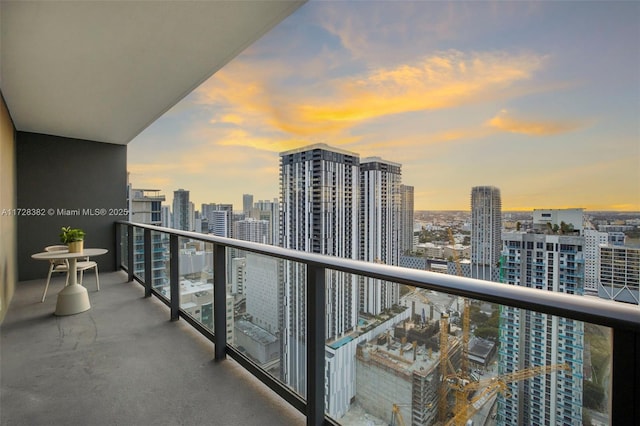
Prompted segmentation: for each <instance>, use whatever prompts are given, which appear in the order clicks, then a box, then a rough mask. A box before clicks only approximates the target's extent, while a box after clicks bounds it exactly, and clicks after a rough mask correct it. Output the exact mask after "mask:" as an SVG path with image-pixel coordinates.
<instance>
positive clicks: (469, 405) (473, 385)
mask: <svg viewBox="0 0 640 426" xmlns="http://www.w3.org/2000/svg"><path fill="white" fill-rule="evenodd" d="M559 370H564V371H570V370H571V367H569V365H568V364H553V365H541V366H537V367H530V368H526V369H524V370H518V371H514V372H512V373H507V374H503V375H500V376H497V377H492V378H489V379H485V380H480V381H478V382H469V381H462V380H460V379H459V378H458V377H449V378H448V380H447V383H448V384H449V386H450V387H451V388H452V389H454V391H455V392H456V407H455V409H454V412H453V414H454V415H453V418H452V419H450V420H449V421H448V422H446V423H445V426H463V425H464V424H465V423H466V422H467V420H469V419H470V418H471V417H472V416H473V415H474V414H475V413H477V412H478V411H479V410H480V409H481V408H482V406H483V405H484V404H486V403H487V402H488V401H489V400H491V398H492V397H493V396H495V395H496V394H497V393H498V392H501V393H502V394H503V395H505V397H507V398H509V397H510V396H511V395H510V394H509V392H508V387H507V384H508V383H513V382H517V381H520V380H525V379H529V378H531V377H534V376H537V375H539V374H549V373H553V372H556V371H559ZM478 389H483V390H482V391H481V392H480V393H479V394H478V395H476V396H475V397H473V399H472V400H471V401H469V400H468V397H469V394H470V393H471V392H472V391H476V390H478Z"/></svg>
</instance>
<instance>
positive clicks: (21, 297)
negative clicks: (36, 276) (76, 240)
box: [0, 272, 305, 426]
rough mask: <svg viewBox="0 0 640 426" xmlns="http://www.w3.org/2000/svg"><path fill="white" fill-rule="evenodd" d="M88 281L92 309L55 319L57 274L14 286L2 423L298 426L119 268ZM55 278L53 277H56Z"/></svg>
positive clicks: (288, 410)
mask: <svg viewBox="0 0 640 426" xmlns="http://www.w3.org/2000/svg"><path fill="white" fill-rule="evenodd" d="M92 275H93V274H92V273H88V274H87V275H86V276H85V281H84V284H85V285H86V286H87V289H88V290H89V297H90V299H91V305H92V306H91V310H90V311H88V312H86V313H83V314H79V315H72V316H64V317H56V316H54V315H53V311H54V310H55V305H56V293H57V292H58V291H60V290H61V289H62V286H63V283H64V278H63V277H62V276H60V275H59V276H58V277H57V278H52V283H51V286H50V288H49V294H48V295H47V299H46V300H45V303H40V298H41V297H42V290H43V289H44V280H43V279H40V280H29V281H23V282H20V283H19V284H18V286H17V291H16V294H15V296H14V299H13V302H12V304H11V308H10V310H9V312H8V314H7V317H6V318H5V321H4V323H3V325H2V332H1V333H2V334H1V338H2V345H1V347H2V349H1V351H2V352H1V355H2V356H1V357H0V359H1V361H0V362H1V364H0V369H1V370H2V378H1V384H2V399H1V401H0V406H1V407H2V410H1V411H0V424H2V425H13V424H30V425H37V424H41V425H42V424H52V425H73V424H78V425H79V424H84V425H100V424H122V425H134V424H135V425H150V424H156V425H177V424H184V425H197V424H218V425H247V426H250V425H256V426H259V425H260V426H261V425H274V426H275V425H283V424H287V425H302V424H304V422H305V420H304V416H303V415H302V414H300V413H299V412H298V411H296V410H295V409H293V408H292V407H291V406H289V405H288V404H285V403H284V401H283V400H282V399H281V398H280V397H278V396H277V395H276V394H274V393H272V392H270V391H269V390H268V389H267V387H266V386H265V385H263V384H262V383H260V382H259V381H258V380H257V379H255V378H254V377H253V376H251V375H250V374H249V373H248V372H247V371H246V370H244V369H243V368H242V367H241V366H240V365H238V364H237V363H236V362H234V361H232V360H228V361H225V362H215V361H214V360H213V358H214V356H213V346H212V345H211V344H210V342H209V341H208V340H207V339H206V338H204V337H203V336H202V335H200V334H198V333H196V332H194V330H193V329H192V328H191V327H190V326H189V325H188V324H187V323H186V322H184V321H174V322H172V321H170V320H169V316H168V312H167V309H166V307H165V306H164V305H163V304H162V303H161V302H159V301H158V299H155V298H152V299H145V298H144V289H143V288H142V287H141V286H140V285H138V284H137V283H133V282H127V274H126V273H125V272H105V273H101V274H100V291H99V292H97V291H96V290H95V286H94V281H93V276H92ZM54 277H55V276H54Z"/></svg>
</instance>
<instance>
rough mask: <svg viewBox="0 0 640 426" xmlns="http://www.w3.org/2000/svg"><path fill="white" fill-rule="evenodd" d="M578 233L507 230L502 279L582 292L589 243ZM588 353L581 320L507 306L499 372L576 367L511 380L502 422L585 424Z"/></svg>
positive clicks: (501, 405)
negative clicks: (562, 366) (585, 352)
mask: <svg viewBox="0 0 640 426" xmlns="http://www.w3.org/2000/svg"><path fill="white" fill-rule="evenodd" d="M552 225H555V223H552ZM578 234H579V233H575V234H574V235H562V234H554V233H542V232H539V233H526V232H519V231H513V232H505V233H504V234H503V237H502V238H503V242H504V245H503V252H502V256H503V259H502V262H501V265H502V267H501V271H500V275H501V280H502V282H503V283H505V284H511V285H519V286H524V287H531V288H537V289H542V290H547V291H555V292H560V293H569V294H575V295H582V294H583V290H584V287H583V286H584V246H585V241H584V237H583V236H581V235H578ZM583 353H584V324H583V323H582V322H581V321H576V320H572V319H567V318H563V317H559V316H553V315H547V314H542V313H539V312H534V311H529V310H524V309H519V308H514V307H508V306H503V307H502V308H501V313H500V348H499V350H498V369H499V374H506V373H511V372H514V371H522V370H525V369H527V368H530V367H535V366H541V365H554V364H567V365H569V367H570V369H571V371H558V372H554V373H550V374H546V375H538V376H535V377H532V378H530V379H528V380H522V381H518V382H515V383H512V384H509V385H508V387H509V392H510V394H511V398H504V397H499V399H498V420H499V423H500V424H526V425H529V424H582V389H583V387H582V386H583V385H582V379H583Z"/></svg>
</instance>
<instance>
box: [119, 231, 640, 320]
mask: <svg viewBox="0 0 640 426" xmlns="http://www.w3.org/2000/svg"><path fill="white" fill-rule="evenodd" d="M117 223H120V224H123V225H130V226H135V227H137V228H142V229H150V230H152V231H157V232H165V233H168V234H174V235H178V236H181V237H186V238H191V239H196V240H200V241H206V242H210V243H216V244H221V245H223V246H226V247H231V248H235V249H241V250H247V251H251V252H253V253H257V254H263V255H267V256H271V257H277V258H279V259H284V260H291V261H295V262H301V263H304V264H307V265H314V266H318V267H322V268H327V269H333V270H336V271H342V272H348V273H353V274H357V275H362V276H366V277H370V278H376V279H380V280H385V281H391V282H396V283H399V284H405V285H410V286H415V287H419V288H424V289H428V290H433V291H439V292H443V293H449V294H453V295H456V296H462V297H468V298H472V299H477V300H482V301H485V302H490V303H497V304H500V305H507V306H512V307H516V308H521V309H527V310H532V311H537V312H540V313H545V314H550V315H558V316H562V317H565V318H570V319H575V320H579V321H585V322H590V323H592V324H598V325H603V326H607V327H613V328H620V329H627V330H631V331H635V332H638V331H640V308H639V307H638V306H635V305H630V304H625V303H619V302H615V301H610V300H604V299H600V298H596V297H583V296H577V295H572V294H566V293H556V292H551V291H547V290H540V289H535V288H527V287H519V286H514V285H505V284H501V283H495V282H491V281H483V280H478V279H473V278H465V277H458V276H455V275H447V274H441V273H436V272H429V271H421V270H417V269H410V268H403V267H399V266H391V265H384V264H378V263H372V262H364V261H360V260H353V259H344V258H339V257H333V256H327V255H321V254H315V253H306V252H302V251H296V250H291V249H285V248H282V247H276V246H270V245H267V244H260V243H254V242H250V241H242V240H236V239H233V238H225V237H217V236H213V235H205V234H201V233H198V232H189V231H180V230H177V229H172V228H163V227H160V226H155V225H145V224H140V223H135V222H128V221H118V222H117Z"/></svg>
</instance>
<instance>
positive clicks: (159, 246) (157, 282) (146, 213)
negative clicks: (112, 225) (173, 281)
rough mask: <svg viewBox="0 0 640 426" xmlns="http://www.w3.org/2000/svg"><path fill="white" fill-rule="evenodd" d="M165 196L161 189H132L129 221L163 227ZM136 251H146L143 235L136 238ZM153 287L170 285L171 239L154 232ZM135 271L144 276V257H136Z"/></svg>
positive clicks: (152, 255) (152, 244) (152, 242)
mask: <svg viewBox="0 0 640 426" xmlns="http://www.w3.org/2000/svg"><path fill="white" fill-rule="evenodd" d="M163 201H165V196H164V195H162V194H160V190H159V189H135V188H134V189H130V191H129V220H130V221H132V222H138V223H145V224H148V225H158V226H162V224H163V223H162V207H163V206H162V202H163ZM134 244H135V251H136V253H138V252H143V251H144V237H143V235H142V233H136V235H135V236H134ZM151 248H152V253H151V269H152V271H151V280H152V281H151V285H152V287H154V288H158V287H162V286H165V285H166V284H167V283H168V281H169V280H168V277H167V263H168V261H169V238H168V237H167V236H166V235H165V234H161V233H159V232H153V233H152V234H151ZM133 271H134V273H135V274H138V275H140V276H144V256H134V264H133Z"/></svg>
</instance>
